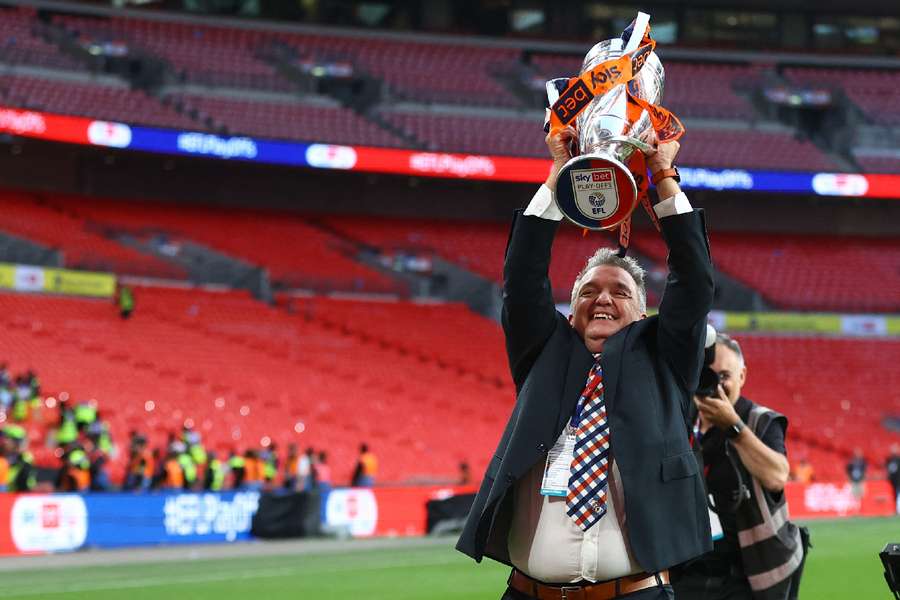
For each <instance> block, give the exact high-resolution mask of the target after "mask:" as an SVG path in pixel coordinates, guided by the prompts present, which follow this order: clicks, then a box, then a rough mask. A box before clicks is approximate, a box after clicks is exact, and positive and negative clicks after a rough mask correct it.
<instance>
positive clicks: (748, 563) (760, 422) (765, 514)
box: [735, 404, 803, 600]
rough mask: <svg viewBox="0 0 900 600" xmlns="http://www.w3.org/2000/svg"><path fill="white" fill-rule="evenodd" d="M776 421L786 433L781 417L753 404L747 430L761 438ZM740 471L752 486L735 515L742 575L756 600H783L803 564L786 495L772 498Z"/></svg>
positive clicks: (800, 546)
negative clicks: (792, 578)
mask: <svg viewBox="0 0 900 600" xmlns="http://www.w3.org/2000/svg"><path fill="white" fill-rule="evenodd" d="M779 420H780V421H782V423H783V426H784V427H785V429H787V418H786V417H785V416H784V415H782V414H779V413H777V412H775V411H773V410H771V409H769V408H766V407H765V406H758V405H756V404H754V405H753V408H752V409H751V410H750V417H749V419H748V422H747V426H748V427H749V428H750V430H751V431H753V433H755V434H756V437H758V438H762V436H763V435H764V434H765V432H766V429H767V428H768V427H769V426H770V425H773V424H775V422H776V421H779ZM776 427H777V425H776ZM740 468H741V469H742V470H743V471H744V473H743V476H744V480H745V481H752V482H753V485H752V486H751V487H750V498H749V499H748V500H745V501H744V502H742V503H741V505H740V507H738V510H737V514H736V515H735V516H736V519H737V528H738V542H739V543H740V546H741V562H742V563H743V565H744V573H745V574H746V576H747V580H748V582H749V583H750V588H751V589H752V590H753V597H754V599H755V600H786V599H787V598H788V593H789V591H790V588H791V576H792V575H793V574H794V573H795V572H796V571H797V569H798V568H799V567H800V565H801V564H802V563H803V543H802V541H801V539H800V529H799V528H798V527H797V526H796V525H794V524H793V523H791V522H790V521H789V520H788V507H787V500H786V499H785V494H784V493H783V492H782V493H781V495H780V496H779V497H778V498H773V497H772V495H771V494H770V493H769V492H767V491H766V490H764V489H763V488H762V486H761V485H760V483H759V481H758V480H756V479H754V478H752V477H751V476H750V474H749V473H748V472H747V470H746V468H745V467H744V466H743V465H740Z"/></svg>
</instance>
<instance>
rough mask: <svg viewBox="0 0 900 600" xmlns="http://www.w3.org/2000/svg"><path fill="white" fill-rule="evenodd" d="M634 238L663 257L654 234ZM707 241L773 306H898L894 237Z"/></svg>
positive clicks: (753, 236) (724, 266) (719, 259)
mask: <svg viewBox="0 0 900 600" xmlns="http://www.w3.org/2000/svg"><path fill="white" fill-rule="evenodd" d="M634 244H635V247H637V248H638V249H639V250H640V251H642V252H644V253H645V254H647V255H648V256H651V257H653V258H655V259H656V260H663V259H664V258H665V255H666V248H665V245H664V244H663V242H662V240H660V239H659V238H656V237H653V236H636V238H635V242H634ZM710 245H711V246H712V248H713V253H714V256H715V264H716V267H717V268H718V269H720V270H721V271H723V272H725V273H727V274H729V275H731V276H732V277H734V278H735V279H737V280H738V281H741V282H743V283H745V284H746V285H748V286H750V287H752V288H755V289H756V290H758V291H759V292H760V293H761V294H762V295H763V297H765V298H766V299H767V300H769V301H771V302H772V304H773V305H774V306H776V307H778V308H782V309H794V310H820V311H829V310H833V311H850V312H898V311H900V272H898V271H897V265H898V264H900V246H898V244H897V240H896V239H889V238H882V239H878V238H865V237H860V236H847V237H843V238H835V237H833V236H824V235H802V234H792V235H775V234H763V233H715V232H713V233H712V234H711V235H710Z"/></svg>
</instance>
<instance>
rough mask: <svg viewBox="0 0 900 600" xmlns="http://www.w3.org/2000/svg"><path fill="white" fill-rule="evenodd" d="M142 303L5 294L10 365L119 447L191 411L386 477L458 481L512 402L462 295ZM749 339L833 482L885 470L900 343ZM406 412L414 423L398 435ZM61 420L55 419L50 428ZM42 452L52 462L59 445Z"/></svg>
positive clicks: (761, 373) (760, 383) (755, 374)
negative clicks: (357, 458) (847, 471)
mask: <svg viewBox="0 0 900 600" xmlns="http://www.w3.org/2000/svg"><path fill="white" fill-rule="evenodd" d="M136 296H137V298H138V309H137V311H136V312H135V313H134V315H133V317H132V319H131V320H128V321H123V320H121V319H119V317H118V316H117V314H116V312H115V311H114V309H113V307H112V306H110V305H109V304H107V303H105V302H97V301H89V300H74V299H67V298H53V297H35V296H30V295H21V294H0V308H2V311H0V314H2V315H4V316H3V317H2V319H0V325H2V327H3V329H4V336H5V337H6V338H7V339H8V340H9V343H10V347H14V348H16V349H17V351H16V353H15V355H14V356H13V357H11V358H12V360H11V367H13V368H14V369H24V368H35V369H37V370H38V371H39V372H40V374H41V378H42V381H43V386H44V389H45V390H47V392H46V393H49V394H57V395H58V394H59V393H60V392H62V391H66V392H67V393H68V394H69V395H70V396H71V397H72V398H74V399H79V400H80V399H87V398H93V399H96V400H97V401H98V403H99V405H100V407H101V408H102V410H103V413H104V417H105V418H106V419H107V420H108V421H109V423H110V425H111V429H112V432H113V439H114V441H115V443H116V444H117V445H119V447H120V448H121V447H122V446H123V444H125V433H126V432H127V431H129V430H132V429H138V430H140V431H145V432H146V433H147V434H148V435H149V439H150V441H151V444H152V445H158V444H163V443H164V442H165V439H166V436H167V434H168V432H170V431H176V430H180V428H181V426H182V424H183V423H184V421H185V420H188V419H190V420H192V421H193V422H194V423H196V426H197V428H198V430H199V431H200V432H201V433H202V435H203V436H204V440H205V441H206V444H207V447H208V448H212V449H229V448H231V447H233V446H237V447H246V446H249V445H255V444H257V440H261V439H262V438H263V437H267V436H268V437H270V438H271V439H272V440H275V441H277V442H278V443H279V445H283V444H285V443H287V442H289V441H300V442H301V443H303V444H311V445H314V446H316V447H325V448H328V449H329V451H330V452H331V454H332V456H333V461H332V462H333V464H338V465H343V466H344V467H346V468H347V469H349V466H350V465H352V462H353V457H354V449H355V446H356V444H357V442H358V440H360V439H368V440H370V441H372V443H373V444H377V445H378V447H379V448H380V451H381V453H382V454H383V455H385V456H391V460H390V461H384V465H383V466H384V473H383V477H382V479H383V480H384V481H401V480H404V479H408V478H410V477H416V476H418V477H425V476H432V477H434V476H437V477H440V476H448V477H449V476H452V473H453V472H454V469H455V467H456V464H457V462H458V461H459V460H460V459H462V458H465V459H468V460H471V461H475V462H476V463H477V461H479V460H482V457H483V456H488V455H489V452H490V450H491V449H492V448H489V447H488V446H489V445H490V444H492V443H493V441H494V439H495V437H496V435H497V434H498V433H499V428H500V426H501V425H502V418H501V416H500V415H501V414H502V413H503V412H504V410H506V408H507V407H508V406H509V405H510V403H511V401H512V394H513V391H512V389H511V384H510V383H509V382H508V378H507V377H506V373H505V369H506V366H505V358H504V356H503V350H502V338H501V335H500V332H499V328H498V327H497V325H496V324H493V323H490V322H488V321H486V320H484V319H482V318H481V317H478V316H475V315H474V314H472V313H470V312H468V311H467V310H466V309H465V308H463V307H460V306H458V305H433V306H429V305H415V304H410V303H380V302H371V301H360V300H335V299H329V298H323V297H302V298H283V299H282V300H283V302H284V303H285V304H286V305H287V310H283V309H279V308H273V307H267V306H265V305H262V304H260V303H257V302H255V301H253V300H252V299H250V298H249V296H247V295H246V294H242V293H238V292H218V293H213V292H205V291H201V290H196V289H193V290H192V289H165V288H146V287H144V288H138V289H137V290H136ZM410 332H413V335H409V333H410ZM740 339H741V342H742V344H743V346H744V352H745V356H746V358H747V361H748V364H749V365H751V368H752V376H751V377H750V379H749V382H748V386H747V389H746V393H747V395H748V396H749V397H751V398H753V399H754V400H756V401H758V402H761V403H763V404H765V405H767V406H771V407H772V408H775V409H777V410H780V411H783V412H785V413H786V414H788V415H789V417H790V419H791V429H792V432H793V436H796V438H795V439H797V440H798V442H799V443H798V444H797V446H796V447H797V448H798V449H802V451H803V452H804V453H807V454H808V455H809V457H810V459H811V460H812V461H813V462H814V465H815V467H816V471H817V473H818V474H819V477H820V479H833V480H841V479H842V478H843V476H842V471H841V470H842V468H843V459H844V458H845V457H846V456H847V455H849V453H850V452H851V451H852V448H854V447H855V446H861V447H863V448H865V449H866V451H867V454H868V456H869V459H870V462H871V463H872V464H874V465H877V464H880V462H881V460H882V459H883V456H884V454H885V453H886V451H887V448H888V446H889V444H890V442H891V441H893V440H895V438H896V435H895V434H892V433H890V432H888V431H887V430H885V429H884V428H883V427H882V426H881V419H882V418H883V417H884V416H886V415H888V414H892V413H895V412H896V411H897V410H900V396H898V395H897V394H896V393H894V392H892V391H890V390H895V389H900V370H898V369H897V368H896V364H897V356H898V355H900V343H898V342H897V341H885V340H846V339H828V338H822V337H777V338H776V337H771V336H758V335H753V336H750V335H748V336H742V337H740ZM827 364H835V365H840V368H834V369H829V368H823V365H827ZM235 365H240V367H239V368H235ZM849 372H852V373H856V374H858V375H857V376H856V378H855V379H854V382H853V383H854V385H853V386H852V387H848V386H847V385H846V384H847V379H846V377H847V376H846V373H849ZM885 390H888V391H887V393H885ZM149 402H152V404H148V403H149ZM348 414H352V418H349V417H348V416H347V415H348ZM396 414H404V415H408V419H406V420H405V421H408V422H404V423H401V424H399V425H398V426H397V427H396V428H393V427H392V428H391V430H387V429H385V428H384V427H383V423H384V419H386V418H387V417H388V415H396ZM288 415H289V417H288ZM52 421H53V420H52V418H50V417H49V416H47V415H45V418H44V420H43V421H42V423H43V425H38V426H39V427H43V429H41V431H42V432H43V433H40V434H37V435H35V438H36V439H45V437H46V434H47V430H48V429H49V424H50V423H52ZM299 423H302V426H301V425H298V424H299ZM453 423H458V424H459V425H458V426H455V425H452V424H453ZM463 426H465V428H466V436H467V439H470V440H471V443H470V444H469V447H467V448H466V450H465V451H463V450H461V449H460V448H459V445H458V443H457V441H458V436H459V435H460V431H459V430H458V429H459V427H463ZM295 427H296V429H295ZM300 431H302V433H299V435H298V432H300ZM792 439H794V438H792ZM462 453H464V454H465V456H463V455H462ZM39 458H40V459H41V460H42V461H44V462H45V463H46V462H48V461H49V462H52V452H50V451H49V450H42V451H40V452H39ZM121 458H122V457H121V456H120V457H119V459H117V460H118V461H119V463H117V464H119V466H118V467H116V468H115V469H113V470H112V472H113V474H114V475H117V476H121ZM826 458H827V460H826ZM482 467H483V465H476V467H475V468H476V469H477V468H482Z"/></svg>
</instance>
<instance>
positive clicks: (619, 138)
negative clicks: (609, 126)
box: [606, 135, 656, 154]
mask: <svg viewBox="0 0 900 600" xmlns="http://www.w3.org/2000/svg"><path fill="white" fill-rule="evenodd" d="M606 140H608V141H610V142H620V143H623V144H630V145H631V146H634V147H635V148H636V149H637V150H640V151H641V152H643V153H644V154H653V153H654V152H655V151H656V149H655V148H654V147H653V146H651V145H650V144H648V143H647V142H644V141H642V140H639V139H637V138H633V137H628V136H627V135H614V136H612V137H608V138H606Z"/></svg>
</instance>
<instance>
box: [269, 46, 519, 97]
mask: <svg viewBox="0 0 900 600" xmlns="http://www.w3.org/2000/svg"><path fill="white" fill-rule="evenodd" d="M282 39H283V41H285V42H286V43H288V44H289V45H291V46H292V47H294V48H296V49H297V50H298V51H299V52H300V53H301V55H304V56H313V57H317V58H328V59H335V58H340V59H342V60H349V61H350V62H352V63H353V64H354V65H355V66H356V67H357V68H359V69H361V70H362V71H363V72H364V73H367V74H369V75H371V76H374V77H377V78H380V79H382V80H384V82H385V83H386V84H387V85H388V86H389V88H390V91H391V93H392V94H393V95H395V96H399V97H400V98H402V99H406V100H413V101H418V102H425V103H436V104H462V105H481V106H501V107H504V106H505V107H519V106H521V102H520V101H519V100H518V99H517V98H516V96H515V95H513V94H512V93H511V92H509V91H508V90H507V88H506V87H505V86H504V85H503V84H502V83H501V82H500V81H499V80H498V79H497V78H496V77H495V76H494V75H493V74H492V71H493V70H494V69H500V70H503V69H508V68H510V67H511V66H512V65H513V64H514V63H515V61H516V60H517V58H518V54H519V51H518V50H516V49H510V48H491V47H485V46H474V45H466V44H459V43H456V42H454V43H447V44H438V43H424V42H414V41H403V40H391V39H378V38H371V37H365V38H356V37H337V36H324V35H321V36H320V35H303V36H300V35H290V36H287V35H286V36H284V37H283V38H282Z"/></svg>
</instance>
